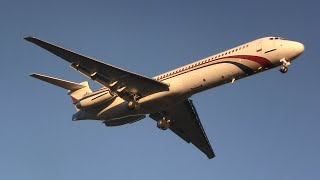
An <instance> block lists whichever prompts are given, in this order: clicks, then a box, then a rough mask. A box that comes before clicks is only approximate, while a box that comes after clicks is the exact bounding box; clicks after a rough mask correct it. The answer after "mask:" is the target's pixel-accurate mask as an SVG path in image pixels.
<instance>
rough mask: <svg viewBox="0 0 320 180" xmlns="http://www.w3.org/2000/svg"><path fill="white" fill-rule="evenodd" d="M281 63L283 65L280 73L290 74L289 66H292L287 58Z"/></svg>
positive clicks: (281, 60)
mask: <svg viewBox="0 0 320 180" xmlns="http://www.w3.org/2000/svg"><path fill="white" fill-rule="evenodd" d="M280 62H281V63H282V65H281V66H280V70H279V71H280V72H282V73H286V72H288V66H289V65H290V62H289V61H287V59H286V58H282V59H280Z"/></svg>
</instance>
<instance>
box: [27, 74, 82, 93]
mask: <svg viewBox="0 0 320 180" xmlns="http://www.w3.org/2000/svg"><path fill="white" fill-rule="evenodd" d="M30 76H31V77H34V78H37V79H40V80H42V81H45V82H48V83H50V84H53V85H55V86H59V87H61V88H64V89H67V90H70V91H76V90H78V89H81V88H84V87H86V86H84V85H81V84H79V83H75V82H71V81H66V80H63V79H58V78H54V77H50V76H45V75H42V74H36V73H33V74H30Z"/></svg>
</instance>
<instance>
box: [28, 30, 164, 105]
mask: <svg viewBox="0 0 320 180" xmlns="http://www.w3.org/2000/svg"><path fill="white" fill-rule="evenodd" d="M25 40H27V41H29V42H32V43H34V44H36V45H38V46H40V47H42V48H44V49H46V50H47V51H49V52H51V53H53V54H55V55H57V56H59V57H61V58H62V59H64V60H66V61H68V62H69V63H71V67H72V68H74V69H76V70H78V71H80V72H81V73H82V74H84V75H86V76H88V77H89V78H91V79H92V80H94V81H96V82H98V83H100V84H102V85H104V86H106V87H108V88H110V89H111V90H112V89H113V90H114V91H115V92H116V93H117V91H119V89H120V90H121V91H123V90H125V91H127V92H128V93H129V94H130V95H138V96H139V97H145V96H148V95H150V94H153V93H156V92H161V91H167V90H169V87H168V85H167V84H164V83H162V82H160V81H157V80H154V79H151V78H148V77H145V76H142V75H139V74H136V73H133V72H129V71H126V70H123V69H120V68H118V67H115V66H112V65H109V64H105V63H103V62H100V61H97V60H95V59H92V58H89V57H86V56H83V55H81V54H77V53H75V52H72V51H70V50H67V49H63V48H61V47H58V46H56V45H53V44H50V43H48V42H45V41H43V40H40V39H37V38H35V37H30V36H29V37H26V38H25ZM115 85H116V86H115ZM111 86H115V87H113V88H112V87H111ZM117 94H119V92H118V93H117ZM124 99H125V98H124Z"/></svg>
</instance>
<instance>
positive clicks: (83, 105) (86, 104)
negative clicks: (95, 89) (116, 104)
mask: <svg viewBox="0 0 320 180" xmlns="http://www.w3.org/2000/svg"><path fill="white" fill-rule="evenodd" d="M114 99H115V96H114V95H112V94H111V93H110V92H109V91H103V92H100V93H97V94H93V95H88V96H87V97H84V98H83V99H82V100H80V101H79V102H78V103H77V104H76V107H77V108H78V109H87V108H91V107H95V106H97V105H100V104H102V103H105V102H108V101H110V102H112V101H113V100H114Z"/></svg>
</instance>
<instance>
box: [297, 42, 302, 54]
mask: <svg viewBox="0 0 320 180" xmlns="http://www.w3.org/2000/svg"><path fill="white" fill-rule="evenodd" d="M295 49H296V51H297V53H298V54H299V55H300V54H302V53H303V51H304V45H303V44H302V43H299V42H296V44H295Z"/></svg>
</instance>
